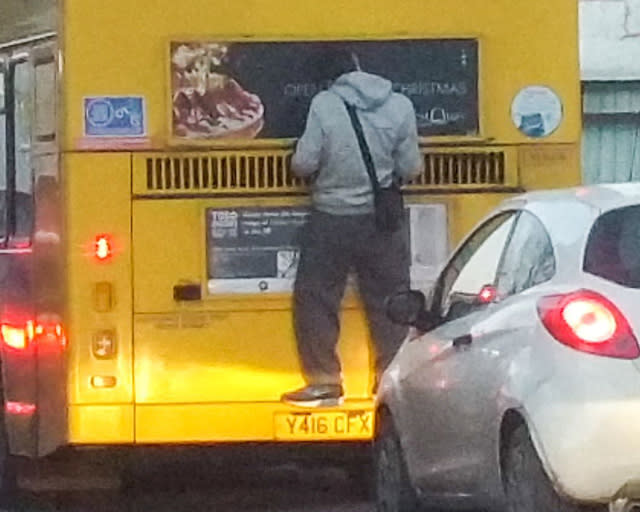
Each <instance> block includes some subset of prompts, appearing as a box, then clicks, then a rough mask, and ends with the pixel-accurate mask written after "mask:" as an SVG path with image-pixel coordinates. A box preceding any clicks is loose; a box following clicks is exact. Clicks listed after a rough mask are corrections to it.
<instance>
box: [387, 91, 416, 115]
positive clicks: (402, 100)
mask: <svg viewBox="0 0 640 512" xmlns="http://www.w3.org/2000/svg"><path fill="white" fill-rule="evenodd" d="M389 101H390V102H393V104H394V107H396V108H404V109H405V110H410V111H411V110H413V103H411V100H410V99H409V98H408V97H407V96H405V95H404V94H402V93H399V92H392V93H391V96H390V97H389Z"/></svg>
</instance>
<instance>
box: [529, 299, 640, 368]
mask: <svg viewBox="0 0 640 512" xmlns="http://www.w3.org/2000/svg"><path fill="white" fill-rule="evenodd" d="M538 314H539V315H540V319H541V320H542V323H543V324H544V326H545V327H546V328H547V330H548V331H549V332H550V333H551V335H552V336H553V337H554V338H555V339H557V340H558V341H559V342H560V343H564V344H565V345H568V346H569V347H572V348H574V349H576V350H579V351H581V352H588V353H590V354H596V355H600V356H606V357H615V358H620V359H636V358H637V357H639V356H640V347H639V346H638V341H637V340H636V338H635V336H634V335H633V332H632V331H631V327H630V326H629V323H628V322H627V320H626V319H625V317H624V316H623V315H622V313H621V312H620V310H619V309H618V308H617V307H616V306H615V304H613V303H612V302H611V301H609V300H608V299H606V298H605V297H603V296H602V295H600V294H599V293H596V292H593V291H589V290H580V291H577V292H573V293H569V294H564V295H550V296H547V297H543V298H542V299H540V300H539V301H538Z"/></svg>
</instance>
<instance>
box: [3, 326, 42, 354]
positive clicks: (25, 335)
mask: <svg viewBox="0 0 640 512" xmlns="http://www.w3.org/2000/svg"><path fill="white" fill-rule="evenodd" d="M1 330H2V340H3V341H4V343H5V345H7V346H9V347H11V348H15V349H16V350H24V349H26V348H27V346H28V345H29V343H31V341H33V338H34V336H35V328H34V326H33V322H27V323H26V324H24V325H11V324H9V323H3V324H2V326H1Z"/></svg>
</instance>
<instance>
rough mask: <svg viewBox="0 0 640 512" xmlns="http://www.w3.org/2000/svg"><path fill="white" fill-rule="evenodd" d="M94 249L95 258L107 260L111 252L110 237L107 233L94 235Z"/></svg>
mask: <svg viewBox="0 0 640 512" xmlns="http://www.w3.org/2000/svg"><path fill="white" fill-rule="evenodd" d="M94 251H95V255H96V258H98V259H99V260H100V261H106V260H108V259H109V258H110V257H111V255H112V254H113V247H112V243H111V238H110V237H109V236H107V235H100V236H98V237H96V242H95V246H94Z"/></svg>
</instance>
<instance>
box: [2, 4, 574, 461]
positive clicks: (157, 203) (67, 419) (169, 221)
mask: <svg viewBox="0 0 640 512" xmlns="http://www.w3.org/2000/svg"><path fill="white" fill-rule="evenodd" d="M2 4H3V5H2V9H3V13H2V17H1V18H0V84H2V86H1V87H0V91H1V92H0V94H1V95H0V174H1V176H0V186H1V188H2V191H1V194H2V195H1V197H2V202H1V205H2V221H1V223H0V228H1V230H2V232H1V233H0V237H1V238H0V241H1V246H0V277H1V285H0V293H1V300H0V302H1V304H0V305H1V310H0V315H1V317H0V320H1V332H2V390H3V398H4V418H5V422H4V424H5V427H6V428H5V432H4V434H5V435H6V436H7V439H8V446H9V450H10V452H11V453H12V454H14V455H23V456H28V457H38V456H44V455H47V454H49V453H52V452H53V451H55V450H56V449H57V448H59V447H61V446H85V445H91V446H114V445H145V444H154V445H157V444H161V445H163V444H191V443H194V444H197V443H235V442H247V441H250V442H283V443H285V442H299V441H303V442H304V441H317V442H323V441H350V440H353V441H356V440H368V439H370V438H371V436H372V434H373V428H374V426H373V416H372V408H373V396H372V382H373V372H372V364H371V357H370V351H369V347H368V333H367V328H366V323H365V320H364V317H363V315H362V312H361V308H360V305H359V302H358V299H357V294H356V293H355V291H354V289H353V287H351V288H350V290H349V291H348V293H347V296H346V297H345V301H344V310H343V328H342V333H341V341H340V344H339V352H340V356H341V360H342V363H343V373H344V384H345V393H346V395H345V401H344V404H343V405H341V406H340V407H336V408H334V409H327V410H314V411H309V410H306V409H299V408H294V407H292V406H289V405H286V404H284V403H281V401H280V396H281V394H282V393H283V392H284V391H287V390H290V389H293V388H296V387H298V386H300V385H302V384H303V382H302V375H301V371H300V367H299V362H298V357H297V353H296V348H295V341H294V336H293V329H292V319H291V286H292V282H293V278H294V275H295V269H296V264H297V257H298V244H297V237H298V235H299V232H300V230H301V229H304V222H305V218H306V216H307V214H308V198H307V192H306V184H305V183H304V182H303V181H301V180H299V179H297V178H295V177H293V176H292V175H291V174H290V172H289V161H290V160H289V157H290V155H291V152H292V148H293V146H294V144H295V140H296V138H297V137H298V136H299V135H300V134H301V132H302V130H303V128H304V122H305V116H306V113H307V109H308V106H309V103H310V100H311V98H312V97H313V95H314V94H315V93H316V92H318V91H319V90H321V89H322V87H324V86H325V85H326V83H325V80H324V79H323V78H322V77H318V76H317V73H316V70H315V69H314V66H313V65H312V64H311V63H312V62H313V56H314V55H315V52H317V50H318V47H319V45H320V44H323V45H324V44H333V45H348V46H349V48H350V49H351V50H352V51H353V52H354V53H355V54H356V55H357V56H358V59H359V62H360V66H361V67H362V69H363V70H365V71H370V72H373V73H379V74H382V75H384V76H386V77H388V78H390V79H391V80H392V81H393V83H394V88H395V89H396V90H397V91H400V92H403V93H404V94H406V95H407V96H408V97H409V98H410V99H411V100H412V102H413V104H414V106H415V110H416V115H417V124H418V130H419V134H420V140H421V144H422V151H423V153H424V160H425V171H424V173H423V174H421V175H420V176H418V177H417V178H416V179H415V180H414V181H413V182H412V183H410V184H409V185H408V186H406V202H407V209H408V214H409V216H410V220H411V222H410V225H411V228H410V229H411V251H412V280H413V281H414V285H418V286H427V285H428V283H429V282H430V280H431V279H433V277H434V275H435V273H436V271H437V269H438V267H439V266H440V265H441V264H442V262H443V260H444V258H445V257H446V256H447V254H448V253H449V251H450V249H451V248H452V246H453V245H455V244H456V243H457V242H458V240H459V239H460V238H461V236H462V235H463V234H464V233H465V232H466V231H467V230H468V229H469V228H470V227H471V226H472V225H473V224H474V223H475V222H476V221H477V219H478V218H479V217H480V216H482V215H483V214H484V213H486V212H487V211H488V209H489V208H491V207H492V206H494V205H495V204H496V203H497V202H498V201H500V200H502V199H504V198H505V197H507V196H509V195H511V194H515V193H519V192H521V191H524V190H531V189H540V188H549V187H560V186H568V185H576V184H578V183H579V180H580V171H579V140H580V133H581V122H580V85H579V64H578V43H577V0H538V1H536V2H530V1H526V0H508V1H507V0H500V1H494V2H492V3H491V5H490V6H489V5H488V4H487V2H486V1H485V0H450V1H449V2H447V3H446V5H443V4H442V2H440V1H437V0H403V1H401V2H397V1H395V2H393V1H389V0H352V1H349V2H339V1H337V0H325V1H323V2H318V1H312V0H278V1H275V0H274V1H269V0H262V1H255V0H236V1H233V2H210V1H207V0H183V1H181V2H176V1H174V0H153V1H152V0H145V1H139V2H135V7H134V5H133V4H132V3H131V1H125V0H111V1H110V2H104V1H102V0H65V1H63V2H58V3H57V4H56V2H55V1H54V0H50V1H49V2H47V1H40V2H31V3H27V4H25V3H24V2H22V1H20V0H3V1H2ZM31 11H32V12H31Z"/></svg>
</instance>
